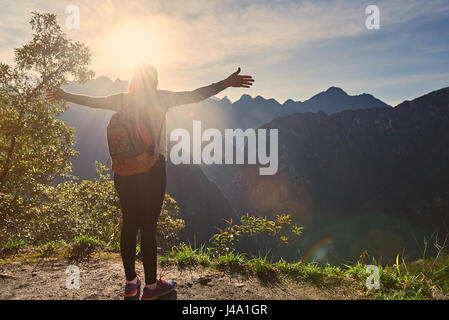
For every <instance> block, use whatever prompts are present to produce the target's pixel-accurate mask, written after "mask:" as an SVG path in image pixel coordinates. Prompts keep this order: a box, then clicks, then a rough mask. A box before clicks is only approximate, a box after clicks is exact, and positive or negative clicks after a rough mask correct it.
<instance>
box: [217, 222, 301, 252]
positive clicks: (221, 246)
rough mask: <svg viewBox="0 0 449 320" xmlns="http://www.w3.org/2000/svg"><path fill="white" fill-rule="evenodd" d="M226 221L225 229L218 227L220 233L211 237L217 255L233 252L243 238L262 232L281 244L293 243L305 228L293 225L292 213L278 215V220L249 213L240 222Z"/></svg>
mask: <svg viewBox="0 0 449 320" xmlns="http://www.w3.org/2000/svg"><path fill="white" fill-rule="evenodd" d="M225 221H226V223H227V224H228V225H227V227H226V228H225V229H224V230H222V229H220V228H218V231H219V233H216V234H214V235H213V236H212V237H211V239H210V242H212V244H213V245H214V246H213V247H212V248H211V250H212V251H213V252H214V253H215V254H217V255H224V254H226V253H233V252H234V251H235V246H236V244H237V243H238V242H239V241H240V239H241V238H243V237H251V236H255V235H258V234H262V233H263V234H268V235H269V236H271V237H272V238H273V239H277V240H278V241H279V242H280V244H283V245H293V244H295V243H296V242H297V241H298V239H299V236H300V235H301V234H302V230H303V228H302V227H298V226H297V225H292V221H291V217H290V215H276V220H268V219H267V217H255V216H250V215H249V214H248V213H247V214H246V215H244V216H242V217H241V218H240V224H233V222H232V219H231V220H225ZM288 227H290V228H288Z"/></svg>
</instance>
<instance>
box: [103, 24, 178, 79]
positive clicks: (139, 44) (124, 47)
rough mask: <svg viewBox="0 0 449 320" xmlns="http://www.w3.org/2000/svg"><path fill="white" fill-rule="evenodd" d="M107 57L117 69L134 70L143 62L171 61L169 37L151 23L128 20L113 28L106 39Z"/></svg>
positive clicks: (163, 63) (163, 62)
mask: <svg viewBox="0 0 449 320" xmlns="http://www.w3.org/2000/svg"><path fill="white" fill-rule="evenodd" d="M104 49H105V50H106V52H105V59H107V60H108V61H107V62H108V64H109V65H110V66H111V67H112V68H114V69H116V70H122V71H125V70H127V71H128V72H130V71H132V70H133V68H134V67H135V66H136V65H137V64H138V63H141V62H148V63H151V64H153V65H155V66H161V65H165V64H167V63H169V61H168V56H169V55H168V54H167V52H169V49H168V46H167V39H165V38H164V34H163V33H162V32H161V30H157V29H156V28H155V26H154V25H152V24H151V23H136V22H126V23H123V24H121V25H119V26H117V27H114V28H113V29H111V31H110V32H109V33H108V34H107V35H106V39H105V48H104Z"/></svg>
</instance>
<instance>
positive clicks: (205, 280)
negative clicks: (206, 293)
mask: <svg viewBox="0 0 449 320" xmlns="http://www.w3.org/2000/svg"><path fill="white" fill-rule="evenodd" d="M211 281H212V278H211V277H200V278H198V282H199V283H200V284H201V285H203V286H206V285H208V284H209V282H211Z"/></svg>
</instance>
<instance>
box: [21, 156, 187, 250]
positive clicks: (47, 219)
mask: <svg viewBox="0 0 449 320" xmlns="http://www.w3.org/2000/svg"><path fill="white" fill-rule="evenodd" d="M95 166H96V170H97V174H98V177H97V178H95V179H94V180H83V181H77V180H71V181H65V182H62V183H59V184H58V185H56V186H46V187H45V189H44V191H43V194H45V198H44V199H43V200H42V201H41V203H40V204H39V206H35V207H32V208H30V209H29V210H30V212H31V214H32V215H33V216H34V217H35V218H34V220H33V221H32V223H30V224H29V225H28V226H27V231H28V233H29V234H30V235H32V236H30V237H29V239H30V240H31V241H33V242H34V243H45V242H49V241H71V239H75V238H76V237H77V236H78V235H80V234H82V235H85V236H88V237H93V238H96V239H99V240H101V241H104V242H105V243H106V244H107V246H108V247H109V248H110V249H112V250H116V251H119V249H120V245H119V243H120V229H121V210H120V201H119V198H118V195H117V193H116V191H115V187H114V182H113V180H112V179H111V176H110V174H109V173H108V172H109V169H108V168H107V167H106V166H105V165H103V164H101V163H99V162H96V164H95ZM184 226H185V223H184V220H182V219H180V218H179V208H178V206H177V204H176V201H175V200H174V199H173V198H172V197H170V196H169V195H166V196H165V199H164V202H163V206H162V209H161V215H160V218H159V221H158V227H157V241H158V244H159V245H160V246H162V247H163V248H170V247H171V246H172V245H173V244H174V243H175V242H176V241H177V234H178V232H179V231H180V230H181V229H182V228H184Z"/></svg>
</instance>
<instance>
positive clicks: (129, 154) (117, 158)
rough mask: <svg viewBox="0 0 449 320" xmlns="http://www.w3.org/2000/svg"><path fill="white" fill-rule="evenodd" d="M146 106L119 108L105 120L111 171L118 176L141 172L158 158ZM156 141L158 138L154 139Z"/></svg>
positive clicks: (147, 168)
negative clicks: (107, 120) (107, 121)
mask: <svg viewBox="0 0 449 320" xmlns="http://www.w3.org/2000/svg"><path fill="white" fill-rule="evenodd" d="M147 113H148V108H143V107H135V108H122V109H121V110H120V111H118V112H116V113H115V114H114V115H113V116H112V117H111V120H110V121H109V124H108V128H107V138H108V147H109V154H110V156H111V161H112V170H113V171H114V172H115V173H118V174H119V175H122V176H130V175H134V174H140V173H144V172H145V171H147V170H149V169H150V168H151V167H152V166H153V165H154V164H155V163H156V161H157V160H158V159H159V154H156V153H155V146H156V145H155V143H156V141H155V140H154V138H153V136H152V134H151V130H150V129H149V125H148V124H147V123H148V121H145V120H146V119H148V114H147ZM158 141H159V138H158V140H157V142H158Z"/></svg>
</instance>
